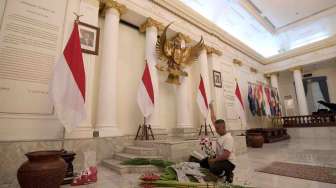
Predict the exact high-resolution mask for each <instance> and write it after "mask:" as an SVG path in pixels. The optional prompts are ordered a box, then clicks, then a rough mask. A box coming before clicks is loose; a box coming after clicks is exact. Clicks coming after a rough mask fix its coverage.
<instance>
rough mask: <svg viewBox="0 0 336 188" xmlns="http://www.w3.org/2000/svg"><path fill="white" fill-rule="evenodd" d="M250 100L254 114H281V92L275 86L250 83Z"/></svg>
mask: <svg viewBox="0 0 336 188" xmlns="http://www.w3.org/2000/svg"><path fill="white" fill-rule="evenodd" d="M248 102H249V107H250V112H251V114H252V115H253V116H267V117H274V116H281V108H280V100H279V94H278V91H277V90H276V89H275V88H270V87H268V86H264V85H262V84H261V83H259V84H252V83H249V86H248Z"/></svg>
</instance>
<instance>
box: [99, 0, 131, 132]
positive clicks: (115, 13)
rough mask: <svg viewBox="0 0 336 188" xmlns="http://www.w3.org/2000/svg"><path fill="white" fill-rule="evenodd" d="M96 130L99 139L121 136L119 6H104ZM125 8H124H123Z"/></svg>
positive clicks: (113, 4) (114, 3)
mask: <svg viewBox="0 0 336 188" xmlns="http://www.w3.org/2000/svg"><path fill="white" fill-rule="evenodd" d="M106 5H107V6H108V8H107V9H106V10H105V22H104V31H103V40H102V59H101V62H100V63H101V65H100V80H99V93H98V108H97V124H96V129H97V130H98V131H99V136H100V137H108V136H117V135H121V134H122V133H121V131H120V129H118V124H117V114H116V113H117V106H116V104H117V96H116V94H117V92H116V91H117V89H118V88H117V76H116V75H117V59H118V39H119V19H120V13H122V12H123V11H121V9H120V6H122V5H120V4H117V5H118V6H116V2H113V3H112V4H106ZM124 8H125V7H124Z"/></svg>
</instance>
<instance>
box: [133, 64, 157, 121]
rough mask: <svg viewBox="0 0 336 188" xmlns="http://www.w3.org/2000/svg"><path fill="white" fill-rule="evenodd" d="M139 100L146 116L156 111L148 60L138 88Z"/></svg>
mask: <svg viewBox="0 0 336 188" xmlns="http://www.w3.org/2000/svg"><path fill="white" fill-rule="evenodd" d="M137 101H138V105H139V108H140V110H141V112H142V114H143V116H144V117H148V116H149V115H151V114H152V113H153V111H154V89H153V83H152V78H151V74H150V71H149V68H148V64H147V61H146V64H145V70H144V72H143V75H142V80H141V83H140V86H139V89H138V96H137Z"/></svg>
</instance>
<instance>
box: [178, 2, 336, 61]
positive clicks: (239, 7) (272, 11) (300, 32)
mask: <svg viewBox="0 0 336 188" xmlns="http://www.w3.org/2000/svg"><path fill="white" fill-rule="evenodd" d="M180 1H182V2H183V3H185V4H186V5H187V6H189V7H191V8H192V9H193V10H195V11H196V12H197V13H199V14H200V15H202V16H204V17H205V18H207V19H209V20H210V21H212V22H213V23H215V24H216V25H217V26H219V27H220V28H222V29H223V30H225V31H226V32H228V33H229V34H230V35H232V36H233V37H235V38H237V39H238V40H240V41H241V42H243V43H244V44H246V45H247V46H249V47H250V48H252V49H254V50H255V51H256V52H257V53H259V54H261V55H262V56H264V57H265V58H269V57H272V56H276V55H279V54H281V53H284V52H288V51H291V50H293V49H295V48H299V47H303V46H307V45H309V44H312V43H314V42H317V41H321V40H324V39H328V38H330V37H333V36H336V21H335V20H336V0H206V1H205V0H180ZM258 9H260V11H261V13H257V12H258V11H256V10H258ZM264 16H266V17H267V18H268V19H269V20H270V22H273V23H272V24H273V25H274V26H275V28H273V29H271V30H270V29H269V27H268V25H269V24H265V18H264ZM259 18H261V19H259Z"/></svg>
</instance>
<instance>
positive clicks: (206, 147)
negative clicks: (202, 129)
mask: <svg viewBox="0 0 336 188" xmlns="http://www.w3.org/2000/svg"><path fill="white" fill-rule="evenodd" d="M200 145H201V149H202V151H204V152H205V154H206V155H207V156H208V157H209V158H214V157H215V155H216V152H215V151H214V150H213V148H212V141H211V139H210V138H209V137H203V138H201V141H200Z"/></svg>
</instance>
